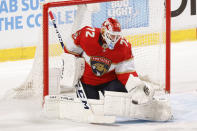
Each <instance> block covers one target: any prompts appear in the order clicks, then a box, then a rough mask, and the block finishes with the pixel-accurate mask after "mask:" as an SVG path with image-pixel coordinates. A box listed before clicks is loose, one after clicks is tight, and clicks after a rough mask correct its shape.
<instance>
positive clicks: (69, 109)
mask: <svg viewBox="0 0 197 131" xmlns="http://www.w3.org/2000/svg"><path fill="white" fill-rule="evenodd" d="M88 103H89V105H90V106H91V109H89V110H87V109H84V108H83V105H82V103H81V100H80V99H78V98H71V97H70V98H69V97H67V96H62V97H61V98H60V118H61V119H70V120H73V121H78V122H86V123H114V122H115V117H114V116H104V112H103V100H88Z"/></svg>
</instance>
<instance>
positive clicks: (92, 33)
mask: <svg viewBox="0 0 197 131" xmlns="http://www.w3.org/2000/svg"><path fill="white" fill-rule="evenodd" d="M99 35H100V29H99V28H92V27H90V26H85V27H83V28H82V29H80V30H78V31H77V32H76V33H74V34H72V38H73V40H74V42H75V44H76V45H80V46H83V45H81V44H86V46H88V45H87V44H91V43H95V42H97V41H98V38H99Z"/></svg>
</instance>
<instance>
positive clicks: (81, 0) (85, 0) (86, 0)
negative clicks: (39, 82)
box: [42, 0, 171, 97]
mask: <svg viewBox="0 0 197 131" xmlns="http://www.w3.org/2000/svg"><path fill="white" fill-rule="evenodd" d="M110 1H121V0H68V1H61V2H48V3H44V4H43V12H42V13H43V97H45V96H47V95H48V94H49V45H48V42H49V40H48V37H49V30H48V27H49V24H48V23H49V15H48V10H49V9H50V8H51V7H58V6H71V5H80V4H91V3H101V2H110ZM165 5H166V21H165V22H166V27H165V29H166V71H165V73H166V74H165V77H166V78H165V90H166V92H167V93H170V44H171V40H170V39H171V37H170V35H171V0H166V3H165Z"/></svg>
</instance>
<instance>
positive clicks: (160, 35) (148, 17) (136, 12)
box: [13, 0, 166, 98]
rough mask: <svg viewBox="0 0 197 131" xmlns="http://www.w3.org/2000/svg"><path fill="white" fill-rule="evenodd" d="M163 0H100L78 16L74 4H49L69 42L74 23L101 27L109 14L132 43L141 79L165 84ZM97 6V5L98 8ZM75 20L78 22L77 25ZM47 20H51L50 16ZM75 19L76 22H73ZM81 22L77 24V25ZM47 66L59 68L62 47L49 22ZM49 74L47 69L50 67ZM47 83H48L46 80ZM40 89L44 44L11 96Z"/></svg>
mask: <svg viewBox="0 0 197 131" xmlns="http://www.w3.org/2000/svg"><path fill="white" fill-rule="evenodd" d="M164 1H165V0H123V1H117V2H103V3H99V4H97V5H96V6H91V7H90V6H89V7H88V8H87V10H86V11H85V13H84V16H81V17H80V18H79V17H77V18H75V16H76V11H77V6H59V7H53V8H50V9H49V10H51V11H52V12H53V14H54V16H55V19H56V22H57V26H58V29H59V32H60V34H61V36H62V39H63V41H64V43H65V44H67V43H69V41H68V39H67V38H68V37H69V36H70V35H71V32H72V29H73V26H77V27H74V28H75V29H78V28H81V27H83V26H84V25H89V26H92V27H101V24H102V23H103V21H104V20H106V19H107V18H108V17H115V18H117V19H118V20H119V22H120V23H121V26H122V29H123V35H124V36H125V37H126V39H127V40H128V41H129V42H130V43H131V44H132V47H133V48H132V52H133V55H134V57H135V67H136V70H137V72H138V74H139V75H140V76H142V77H143V78H142V79H146V80H148V81H151V82H152V83H154V84H155V85H157V86H158V87H159V88H163V87H164V85H165V55H166V53H165V48H166V46H165V30H164V29H165V7H164ZM98 7H99V8H98ZM76 20H77V23H78V24H77V25H76V23H75V22H76ZM49 21H50V20H49ZM74 23H75V24H74ZM79 24H80V25H79ZM48 39H49V69H51V68H61V66H62V63H61V59H60V55H61V53H63V50H62V48H61V46H60V44H59V40H58V37H57V34H56V32H55V30H54V27H53V26H52V24H51V21H50V24H49V38H48ZM49 74H50V70H49ZM49 86H50V84H49ZM42 89H43V45H42V42H40V44H39V45H38V46H37V49H36V55H35V61H34V65H33V68H32V70H31V72H30V75H29V77H28V78H27V80H26V81H25V82H24V83H23V84H22V86H21V87H19V88H16V89H14V92H15V93H13V94H14V95H13V96H14V97H18V98H21V97H27V96H28V97H29V96H35V95H40V96H42Z"/></svg>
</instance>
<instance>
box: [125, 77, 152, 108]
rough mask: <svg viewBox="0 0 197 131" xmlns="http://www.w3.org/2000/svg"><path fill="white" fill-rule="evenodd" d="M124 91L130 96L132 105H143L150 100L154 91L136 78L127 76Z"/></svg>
mask: <svg viewBox="0 0 197 131" xmlns="http://www.w3.org/2000/svg"><path fill="white" fill-rule="evenodd" d="M126 89H127V91H128V93H129V94H130V95H131V98H132V102H133V104H144V103H147V102H149V101H150V100H152V98H153V96H154V93H155V90H154V89H153V88H152V87H151V86H150V85H148V84H147V83H146V82H144V81H141V80H140V79H139V78H138V77H134V76H133V75H130V76H129V79H128V81H127V83H126Z"/></svg>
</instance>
